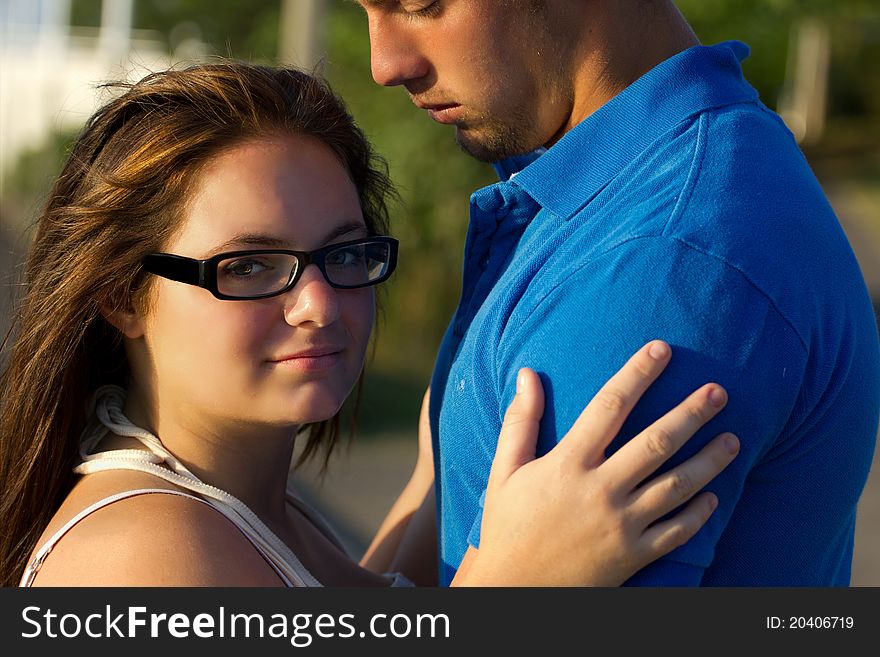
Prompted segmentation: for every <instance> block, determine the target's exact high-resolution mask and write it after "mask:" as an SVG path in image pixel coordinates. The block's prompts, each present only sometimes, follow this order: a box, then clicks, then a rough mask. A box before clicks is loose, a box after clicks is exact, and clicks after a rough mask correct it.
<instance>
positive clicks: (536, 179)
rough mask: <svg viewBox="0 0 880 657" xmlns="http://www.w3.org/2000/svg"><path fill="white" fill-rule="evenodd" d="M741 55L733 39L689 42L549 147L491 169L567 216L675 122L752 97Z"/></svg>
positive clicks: (740, 46)
mask: <svg viewBox="0 0 880 657" xmlns="http://www.w3.org/2000/svg"><path fill="white" fill-rule="evenodd" d="M748 55H749V48H748V46H747V45H746V44H744V43H742V42H739V41H727V42H724V43H720V44H718V45H715V46H695V47H693V48H689V49H687V50H685V51H683V52H681V53H679V54H677V55H675V56H674V57H671V58H670V59H668V60H666V61H664V62H662V63H661V64H659V65H657V66H656V67H654V68H653V69H651V70H650V71H648V72H647V73H646V74H645V75H643V76H642V77H641V78H639V79H638V80H636V81H635V82H633V83H632V84H631V85H630V86H629V87H627V88H626V89H624V90H623V91H622V92H621V93H619V94H618V95H617V96H615V97H614V98H612V99H611V100H610V101H608V102H607V103H606V104H605V105H603V106H602V107H601V108H599V109H598V110H597V111H596V112H594V113H593V114H591V115H590V116H588V117H587V118H586V119H584V120H583V121H581V123H579V124H578V125H577V126H575V127H574V128H572V129H571V130H570V131H569V132H568V133H567V134H566V135H565V136H564V137H563V138H562V139H560V140H559V141H558V142H557V143H556V144H554V145H553V147H552V148H549V149H543V148H542V149H538V150H536V151H534V152H532V153H528V154H526V155H520V156H515V157H511V158H507V159H505V160H502V161H500V162H497V163H496V164H495V165H494V166H495V170H496V171H497V172H498V175H499V177H500V178H501V179H502V180H509V179H511V178H512V177H513V176H515V180H514V183H515V184H516V185H519V186H520V187H521V188H522V189H523V190H524V191H526V192H527V193H528V194H529V196H531V197H532V198H534V199H535V200H536V201H537V202H538V203H539V204H540V205H541V206H542V207H544V208H547V209H549V210H550V211H552V212H553V213H554V214H556V215H558V216H561V217H569V216H572V215H574V214H575V213H576V212H577V211H578V210H579V209H580V208H581V207H583V205H584V204H585V203H587V202H589V201H590V200H591V199H592V198H593V197H594V196H595V195H596V194H597V193H598V192H599V191H600V190H601V189H602V188H603V187H604V186H605V185H606V184H607V183H608V182H609V181H610V180H611V179H612V178H613V177H614V176H615V175H616V174H617V173H618V172H619V171H620V170H621V169H622V168H623V167H624V166H626V164H627V163H629V162H630V161H632V160H633V158H635V157H636V156H637V155H638V154H639V153H641V152H642V151H643V150H645V148H647V147H648V146H649V145H650V144H651V143H652V142H654V141H655V140H656V139H658V138H659V137H660V136H661V135H663V134H664V133H666V132H667V131H669V130H670V129H671V128H672V127H673V126H675V125H676V124H678V123H680V122H682V121H684V120H685V119H687V118H688V117H690V116H693V115H695V114H697V113H699V112H703V111H705V110H708V109H712V108H716V107H721V106H724V105H730V104H733V103H741V102H752V101H755V100H757V98H758V93H757V92H756V91H755V90H754V88H752V87H751V86H750V85H749V84H748V82H746V81H745V79H744V78H743V75H742V69H741V67H740V62H741V61H742V60H744V59H745V58H746V57H748ZM575 163H576V166H575Z"/></svg>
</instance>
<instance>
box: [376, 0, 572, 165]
mask: <svg viewBox="0 0 880 657" xmlns="http://www.w3.org/2000/svg"><path fill="white" fill-rule="evenodd" d="M359 3H360V4H361V5H362V6H363V7H364V9H365V10H366V12H367V16H368V20H369V28H370V47H371V65H372V72H373V79H374V80H375V81H376V82H377V83H378V84H381V85H385V86H394V85H403V86H404V87H405V88H406V90H407V91H408V92H409V95H410V97H411V99H412V101H413V103H414V104H415V105H416V106H417V107H419V108H421V109H424V110H425V111H427V113H428V115H429V116H430V117H431V118H432V119H434V120H435V121H437V122H439V123H445V124H450V125H454V126H455V129H456V139H457V141H458V143H459V144H460V145H461V147H462V148H463V149H464V150H466V151H467V152H468V153H470V154H471V155H472V156H473V157H475V158H477V159H479V160H483V161H486V162H493V161H497V160H499V159H502V158H505V157H508V156H511V155H519V154H522V153H526V152H529V151H531V150H534V149H535V148H537V147H538V146H542V145H545V144H548V143H552V142H553V141H555V140H556V139H558V138H559V136H560V134H561V133H562V132H563V131H564V129H565V127H566V124H567V122H568V120H569V117H570V115H571V110H572V102H573V101H572V94H573V92H572V87H573V81H572V80H571V75H569V73H568V70H567V61H568V60H569V59H570V58H569V53H568V52H567V50H566V48H564V47H562V46H561V45H560V43H564V42H565V41H566V39H565V38H564V35H561V34H559V33H558V32H559V30H558V29H556V27H557V26H556V22H555V17H554V16H552V15H551V13H552V12H553V9H552V7H551V6H550V5H553V4H554V3H550V2H547V1H544V0H517V1H510V0H435V1H433V2H432V1H431V0H359ZM551 26H554V29H553V30H551ZM551 32H552V33H553V34H555V35H556V36H555V37H551ZM560 37H562V38H560Z"/></svg>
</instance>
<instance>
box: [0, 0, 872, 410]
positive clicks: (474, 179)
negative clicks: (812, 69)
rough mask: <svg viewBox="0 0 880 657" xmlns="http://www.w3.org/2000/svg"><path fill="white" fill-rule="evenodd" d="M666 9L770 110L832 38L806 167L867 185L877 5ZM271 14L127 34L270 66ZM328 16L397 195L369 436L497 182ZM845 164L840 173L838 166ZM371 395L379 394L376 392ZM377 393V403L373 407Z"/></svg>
mask: <svg viewBox="0 0 880 657" xmlns="http://www.w3.org/2000/svg"><path fill="white" fill-rule="evenodd" d="M677 4H678V5H679V7H680V8H681V10H682V12H683V13H684V14H685V16H686V17H687V18H688V20H689V21H690V22H691V24H692V25H693V26H694V29H695V31H696V32H697V34H698V36H699V37H700V39H701V41H702V42H703V43H707V44H708V43H717V42H719V41H724V40H728V39H741V40H743V41H745V42H746V43H748V44H749V45H750V46H751V49H752V54H751V56H750V57H749V59H748V60H747V61H746V62H745V64H744V69H745V74H746V77H747V78H748V79H749V80H750V82H751V83H752V84H753V85H754V86H755V87H756V88H757V89H758V91H759V93H760V94H761V97H762V99H763V101H764V102H765V103H766V104H767V105H768V106H770V107H771V108H776V106H777V103H778V101H779V98H780V96H781V94H782V93H783V91H784V84H785V80H786V66H787V60H788V54H789V49H790V41H791V38H790V37H791V34H792V30H793V28H794V27H795V26H796V25H797V23H798V21H799V20H801V19H803V18H805V17H810V16H813V17H819V18H822V19H824V20H826V21H827V23H828V25H829V26H830V27H831V31H832V60H831V75H830V88H829V90H830V97H829V106H828V109H829V122H828V131H827V133H826V137H825V139H824V140H823V141H822V143H821V144H819V145H818V146H817V147H815V148H814V149H813V150H812V151H811V152H808V156H809V157H810V158H811V162H812V163H813V164H814V166H817V170H819V171H823V162H824V161H829V162H831V161H833V162H834V163H835V164H834V166H833V167H830V168H828V169H829V170H831V169H833V171H835V172H838V173H839V172H841V171H846V172H847V175H853V176H860V175H861V176H871V175H876V174H877V171H878V170H880V169H878V167H880V155H878V153H880V147H878V145H880V67H878V66H877V65H876V62H878V61H880V8H878V3H877V0H841V1H837V2H834V1H832V0H797V1H796V0H713V1H712V2H706V1H705V0H679V1H678V3H677ZM100 5H101V0H74V2H73V5H72V12H73V23H74V24H75V25H82V26H97V25H98V24H99V22H100ZM279 15H280V0H249V1H248V2H217V1H216V0H135V15H134V23H135V27H136V28H138V29H146V30H151V31H154V32H155V33H156V35H157V36H158V37H160V38H162V39H164V40H165V43H166V44H167V46H168V48H169V50H171V51H174V50H176V49H177V48H178V46H179V45H180V44H181V43H182V42H183V41H184V40H186V39H201V40H203V41H204V42H206V43H207V45H208V51H209V52H211V53H214V54H219V55H225V56H231V57H235V58H240V59H247V60H251V61H262V62H266V61H274V59H275V55H276V53H277V49H278V43H279V35H278V19H279ZM325 18H326V20H325V34H324V35H323V36H324V41H325V46H326V52H327V53H328V54H327V56H326V59H325V61H324V62H323V65H322V72H323V73H324V74H325V75H326V76H327V78H328V79H329V80H330V82H331V84H332V85H333V86H334V88H335V89H336V90H337V92H338V93H339V94H340V95H341V96H342V97H343V98H344V99H345V100H346V101H347V103H348V105H349V107H350V109H351V111H352V113H353V115H354V116H355V118H356V119H357V121H358V123H359V124H360V125H361V127H362V128H363V129H364V130H365V132H366V133H367V135H368V137H369V138H370V140H371V141H372V142H373V144H374V146H375V147H376V149H377V151H378V152H379V153H381V154H382V155H383V156H384V157H385V159H386V160H387V162H388V164H389V168H390V173H391V176H392V178H393V180H394V181H395V183H396V184H397V186H398V188H399V191H400V194H401V202H400V203H399V204H397V205H395V206H394V207H393V216H392V232H393V233H394V234H395V235H396V236H397V237H399V238H400V240H401V258H400V267H399V269H398V271H397V273H396V274H395V276H394V277H393V278H392V280H391V281H390V282H389V283H388V284H386V286H385V289H384V290H383V294H382V298H383V299H384V313H383V316H384V319H383V320H382V321H381V322H380V324H381V326H380V331H379V335H380V336H381V337H380V339H379V340H378V342H377V344H376V358H375V360H374V363H373V365H372V368H373V373H372V374H371V380H380V381H384V383H383V384H382V385H377V386H367V394H368V396H370V397H371V398H373V400H372V402H371V404H370V405H369V406H370V408H371V409H372V410H370V411H368V412H367V413H366V415H365V416H364V420H366V421H367V424H370V425H374V424H377V423H381V422H380V416H384V415H386V413H392V412H394V411H393V409H394V408H395V407H398V406H399V404H397V403H396V401H399V400H400V399H402V398H404V397H406V398H407V400H408V402H407V408H410V411H412V412H414V411H415V410H417V409H416V408H415V407H417V405H418V400H419V398H420V395H421V390H422V388H423V387H424V385H425V384H426V383H427V380H428V376H429V373H430V369H431V366H432V364H433V358H434V354H435V351H436V348H437V346H438V344H439V342H440V339H441V337H442V333H443V331H444V329H445V326H446V322H447V321H448V318H449V316H450V315H451V313H452V312H453V310H454V308H455V304H456V301H457V298H458V294H459V290H460V279H461V258H462V250H463V242H464V235H465V231H466V224H467V215H468V199H469V195H470V193H471V192H472V191H473V190H474V189H476V188H478V187H480V186H483V185H486V184H490V183H491V182H493V180H494V174H493V172H492V170H491V168H490V167H488V166H486V165H483V164H480V163H477V162H475V161H474V160H472V159H471V158H469V157H467V156H466V155H464V154H463V153H462V152H460V151H459V149H458V147H457V146H456V145H455V142H454V139H453V138H452V134H451V130H450V129H449V128H448V127H444V126H440V125H437V124H434V123H433V122H431V121H429V120H427V119H426V118H425V116H423V113H421V112H418V111H416V110H414V109H413V107H412V105H411V103H410V101H409V100H408V98H407V96H406V93H405V92H404V91H402V90H401V89H390V90H389V89H381V88H379V87H377V86H376V85H375V84H374V83H373V82H372V79H371V76H370V57H369V42H368V35H367V27H366V19H365V17H364V15H363V13H362V11H361V10H360V9H359V8H358V7H357V6H355V5H354V3H349V2H342V0H327V3H326V9H325ZM65 139H67V137H66V136H60V137H57V138H56V140H54V141H52V142H51V143H50V144H49V145H48V146H47V148H46V152H41V153H31V154H29V155H27V156H26V157H24V158H22V161H21V163H20V166H19V167H18V170H17V171H16V173H15V174H14V175H15V176H17V178H16V179H15V181H14V182H13V183H12V185H10V187H11V188H13V189H15V190H16V194H15V198H16V201H15V202H16V204H17V205H18V206H19V207H25V206H26V207H27V209H31V208H33V207H35V206H36V205H37V203H36V202H33V201H31V202H27V201H24V200H23V199H24V198H25V197H27V195H28V194H29V193H30V191H31V190H35V189H36V188H41V189H43V185H44V184H47V183H48V180H49V179H50V178H51V175H52V174H53V173H54V172H55V171H57V167H58V154H59V153H61V152H63V144H64V143H65ZM842 162H846V163H847V164H846V165H845V166H840V163H842ZM8 188H9V187H8ZM7 200H8V199H4V206H6V205H8V204H7ZM22 204H24V205H22ZM392 374H393V377H392ZM374 377H375V379H374ZM392 379H393V380H392ZM394 381H396V383H394ZM377 388H378V389H379V390H381V391H383V392H381V393H376V392H374V390H375V389H377ZM377 394H381V395H385V397H387V399H385V398H383V399H378V398H375V397H374V396H375V395H377ZM409 400H414V402H413V403H414V405H415V407H412V404H410V403H409ZM408 414H409V411H408ZM413 417H414V415H413Z"/></svg>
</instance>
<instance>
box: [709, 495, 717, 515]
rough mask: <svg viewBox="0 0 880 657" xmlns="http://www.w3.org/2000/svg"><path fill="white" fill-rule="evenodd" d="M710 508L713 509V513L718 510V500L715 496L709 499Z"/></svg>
mask: <svg viewBox="0 0 880 657" xmlns="http://www.w3.org/2000/svg"><path fill="white" fill-rule="evenodd" d="M709 508H710V509H712V511H714V510H715V509H717V508H718V498H717V497H715V496H714V495H712V496H711V497H710V498H709Z"/></svg>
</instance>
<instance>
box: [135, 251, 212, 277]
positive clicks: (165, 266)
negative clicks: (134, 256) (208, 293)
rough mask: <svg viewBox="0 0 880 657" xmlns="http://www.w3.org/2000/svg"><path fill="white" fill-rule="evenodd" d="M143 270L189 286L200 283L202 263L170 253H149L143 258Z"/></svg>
mask: <svg viewBox="0 0 880 657" xmlns="http://www.w3.org/2000/svg"><path fill="white" fill-rule="evenodd" d="M143 266H144V269H145V270H146V271H148V272H150V273H151V274H157V275H159V276H162V277H163V278H168V279H170V280H172V281H180V282H181V283H189V284H190V285H200V284H201V283H202V269H203V267H202V263H201V262H199V261H198V260H193V259H192V258H185V257H183V256H177V255H171V254H170V253H151V254H150V255H148V256H147V257H145V258H144V262H143Z"/></svg>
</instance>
